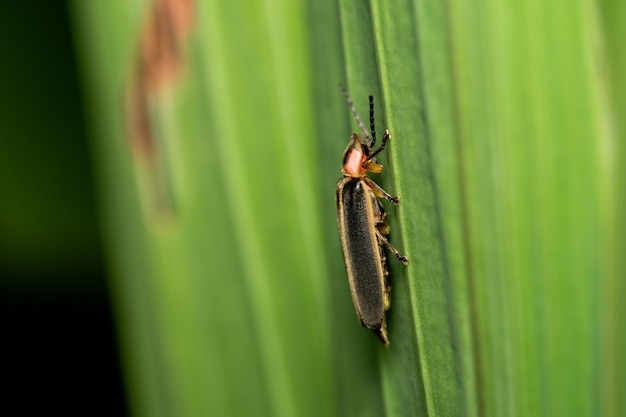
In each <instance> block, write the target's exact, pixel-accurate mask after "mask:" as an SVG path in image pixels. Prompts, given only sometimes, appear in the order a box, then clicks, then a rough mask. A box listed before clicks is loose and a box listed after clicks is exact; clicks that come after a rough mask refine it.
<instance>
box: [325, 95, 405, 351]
mask: <svg viewBox="0 0 626 417" xmlns="http://www.w3.org/2000/svg"><path fill="white" fill-rule="evenodd" d="M340 87H341V91H342V93H343V95H344V96H345V97H346V100H347V102H348V105H349V106H350V110H351V111H352V114H353V115H354V118H355V119H356V121H357V123H358V125H359V127H360V128H361V130H362V132H363V134H364V141H361V138H360V137H359V135H358V134H356V133H353V134H352V135H351V136H350V142H349V143H348V146H347V147H346V150H345V152H344V154H343V160H342V167H341V173H342V175H343V177H342V178H341V179H340V180H339V182H338V183H337V191H336V197H337V224H338V226H339V236H340V239H341V247H342V249H343V256H344V260H345V263H346V270H347V272H348V281H349V283H350V291H351V293H352V301H353V302H354V306H355V308H356V311H357V315H358V316H359V320H360V321H361V325H362V326H363V327H366V328H368V329H371V330H373V331H374V333H376V335H378V338H379V339H380V340H381V341H382V342H383V343H384V344H385V345H386V346H388V345H389V339H388V337H387V327H386V322H385V311H386V310H387V309H388V308H389V291H390V289H391V287H390V285H389V279H388V275H389V272H388V270H387V265H386V261H387V259H386V256H385V250H384V247H386V248H387V249H389V251H390V252H391V253H393V255H394V256H395V257H396V259H397V260H398V261H400V262H401V263H402V264H404V265H407V264H408V262H409V261H408V259H407V258H406V257H405V256H402V255H400V253H399V252H398V250H397V249H396V248H394V247H393V246H392V245H391V243H389V240H387V237H386V236H387V235H389V225H388V224H387V222H386V220H385V218H386V216H387V214H386V212H385V210H384V208H383V206H382V204H381V203H380V201H379V200H378V199H379V198H385V199H387V200H389V201H390V202H392V203H393V204H395V205H398V204H400V198H399V197H392V196H391V195H390V194H389V193H387V192H386V191H385V190H383V189H382V188H381V187H380V186H379V185H378V184H376V183H375V182H374V181H373V180H372V179H371V178H370V177H368V175H367V173H368V172H372V173H380V172H382V170H383V166H382V165H380V164H378V163H377V162H376V155H378V154H379V153H380V152H381V151H382V150H383V149H385V146H386V145H387V142H388V141H389V140H390V139H391V133H390V132H389V130H385V132H384V134H383V138H382V141H381V144H380V147H379V148H378V149H376V150H375V151H373V152H371V151H370V150H371V149H373V147H374V145H375V143H376V128H375V125H374V97H373V96H369V104H370V132H371V136H370V133H369V132H368V131H367V130H366V129H365V126H364V124H363V121H362V120H361V118H360V117H359V114H358V112H357V110H356V107H355V105H354V103H353V102H352V99H351V98H350V96H349V95H348V92H347V91H346V90H345V88H344V87H343V86H340Z"/></svg>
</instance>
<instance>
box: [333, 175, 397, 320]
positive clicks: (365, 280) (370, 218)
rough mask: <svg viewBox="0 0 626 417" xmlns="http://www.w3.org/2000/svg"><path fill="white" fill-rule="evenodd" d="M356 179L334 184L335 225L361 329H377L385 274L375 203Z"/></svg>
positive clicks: (382, 313) (365, 188)
mask: <svg viewBox="0 0 626 417" xmlns="http://www.w3.org/2000/svg"><path fill="white" fill-rule="evenodd" d="M372 200H374V199H373V198H372V196H371V193H370V191H369V188H368V186H367V185H366V184H365V182H363V181H362V180H360V179H358V178H350V177H346V178H343V179H342V180H340V181H339V183H338V184H337V222H338V223H339V234H340V236H341V245H342V248H343V255H344V259H345V261H346V269H347V271H348V279H349V281H350V289H351V291H352V299H353V301H354V305H355V307H356V309H357V312H358V314H359V317H360V319H361V322H362V324H363V325H364V326H366V327H368V328H370V329H374V330H380V329H381V327H382V326H383V321H384V314H385V275H384V265H383V260H382V259H381V251H380V248H379V243H378V239H377V238H376V221H377V220H376V214H375V213H376V212H375V208H374V206H373V204H374V203H376V201H372Z"/></svg>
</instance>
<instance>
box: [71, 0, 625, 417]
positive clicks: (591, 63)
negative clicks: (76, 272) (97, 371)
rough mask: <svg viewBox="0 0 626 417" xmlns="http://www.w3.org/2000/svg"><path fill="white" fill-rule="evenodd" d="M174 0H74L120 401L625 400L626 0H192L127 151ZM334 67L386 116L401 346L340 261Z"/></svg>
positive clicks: (266, 405) (273, 405)
mask: <svg viewBox="0 0 626 417" xmlns="http://www.w3.org/2000/svg"><path fill="white" fill-rule="evenodd" d="M162 1H163V0H154V1H147V0H145V1H144V0H136V1H133V2H127V1H121V0H118V1H110V2H80V1H76V2H74V11H75V22H76V39H77V45H78V48H79V52H80V53H81V58H82V72H83V75H84V81H85V86H86V94H87V96H88V98H89V103H90V109H91V114H92V132H93V136H94V141H93V150H94V152H93V153H94V158H95V160H96V161H97V162H98V167H99V184H98V188H99V192H100V195H101V199H100V202H101V206H102V213H103V227H104V230H105V235H106V239H107V242H106V243H107V245H106V246H107V248H108V259H109V264H110V271H111V288H112V295H113V300H114V303H115V308H116V312H117V317H118V319H117V322H118V328H119V334H120V340H121V348H122V353H123V358H124V367H125V373H126V375H127V388H128V390H127V391H128V393H129V398H130V404H131V408H132V412H133V414H134V415H146V416H161V415H163V416H165V415H175V416H187V415H189V416H196V415H220V416H221V415H224V416H249V415H255V416H263V415H267V416H307V415H311V416H318V415H324V416H372V417H375V416H380V415H387V416H430V417H433V416H459V415H464V416H497V417H499V416H509V415H515V416H533V417H534V416H555V415H564V416H565V415H566V416H586V415H606V416H619V415H622V414H624V411H625V410H626V404H625V403H624V400H623V398H622V397H623V396H621V395H620V389H621V388H620V387H622V386H623V380H624V377H623V375H626V362H625V361H624V359H623V358H622V356H623V355H621V352H622V351H623V348H624V346H626V339H625V338H624V336H623V335H624V334H626V332H624V330H625V329H624V325H623V324H622V321H621V320H620V317H622V316H624V311H623V310H624V307H623V304H624V303H622V302H621V300H622V298H623V296H624V294H626V287H625V286H624V284H623V279H622V278H623V276H624V271H626V264H625V263H624V260H623V256H621V253H622V251H623V249H624V247H626V242H625V241H624V233H622V232H623V230H624V226H625V225H626V222H625V220H624V219H625V217H624V215H623V213H626V210H624V209H625V208H626V199H625V198H624V193H623V190H622V188H621V186H620V184H622V183H623V182H624V180H626V173H625V172H624V168H623V166H622V165H623V164H620V163H619V161H621V160H622V159H623V158H622V157H623V156H625V155H626V153H625V152H624V150H625V149H626V148H625V147H624V143H625V141H624V140H619V139H624V138H625V134H624V132H625V131H626V130H625V127H624V122H623V118H622V117H619V115H621V114H624V110H626V107H625V103H626V101H625V100H626V91H625V90H624V87H625V86H626V76H625V75H624V74H626V71H624V69H625V66H624V62H625V61H624V56H625V54H624V53H623V48H622V43H621V41H620V40H621V39H622V38H623V36H622V35H623V33H624V29H623V25H622V24H621V22H622V20H623V19H622V20H620V19H621V17H623V16H624V15H625V13H626V7H625V6H624V5H623V4H624V3H623V2H617V1H612V0H605V1H603V2H601V3H600V4H599V5H598V4H596V3H593V2H590V1H582V2H578V3H571V2H566V1H565V0H554V1H551V2H543V1H540V0H530V1H527V2H520V3H519V4H518V3H515V4H513V3H509V2H496V1H489V0H479V1H473V2H469V1H460V2H458V1H457V2H440V1H434V0H426V1H421V2H418V1H416V0H389V1H382V0H371V1H354V0H340V1H339V2H338V3H335V2H333V1H331V0H320V1H315V2H304V1H292V0H273V1H265V2H260V1H252V2H247V3H246V4H245V5H242V4H237V3H234V2H203V1H196V2H193V4H194V12H193V26H192V29H191V31H190V32H189V34H188V36H187V37H186V38H185V40H184V42H183V43H182V46H181V49H180V59H181V62H182V64H181V66H180V68H182V69H181V70H180V73H179V74H180V75H179V76H178V77H176V78H175V81H174V82H171V83H170V84H168V85H167V86H166V87H161V88H155V89H154V91H152V90H151V92H150V95H149V97H148V99H147V102H148V103H149V104H148V105H147V106H146V108H147V112H148V115H149V120H150V126H151V127H152V129H153V133H154V140H155V148H156V149H158V152H157V153H156V154H155V155H156V156H152V157H146V155H144V156H141V155H139V156H138V155H137V154H136V153H135V154H134V153H133V152H129V146H128V143H127V141H128V132H127V121H128V113H126V112H127V109H125V107H124V106H123V105H122V103H124V100H125V98H126V97H127V94H128V92H129V88H130V87H129V86H132V82H133V80H135V79H134V78H133V76H134V75H133V74H135V73H136V72H134V70H136V69H137V65H139V64H138V62H140V61H139V55H138V53H139V50H141V41H140V39H141V33H142V30H144V31H145V30H146V27H147V26H146V21H147V20H146V19H149V18H150V16H151V15H150V13H149V10H150V9H151V7H154V5H155V4H158V2H162ZM179 3H180V4H183V3H182V2H179ZM172 4H174V3H172ZM161 34H162V35H163V36H167V34H166V32H162V33H161ZM620 48H622V49H620ZM340 83H342V84H344V85H346V86H347V88H348V90H349V92H350V94H351V96H352V98H353V100H354V102H355V104H356V106H357V109H358V110H359V111H360V113H361V115H362V116H366V115H367V111H368V99H367V97H368V95H373V96H374V97H375V102H376V124H377V127H378V132H379V135H381V134H382V131H383V129H385V128H388V129H389V130H390V131H391V133H392V135H393V138H392V140H391V142H390V144H389V145H388V149H387V150H386V151H385V152H384V153H383V154H382V155H381V157H380V158H379V160H380V161H381V162H382V163H383V164H384V165H385V167H386V169H385V171H384V172H383V173H382V174H381V175H373V176H372V177H373V179H374V180H375V181H377V182H378V183H380V184H381V185H382V186H383V188H385V189H386V190H388V191H389V192H390V193H392V194H394V195H399V196H400V197H401V201H402V204H401V205H400V206H399V207H391V206H387V211H388V220H389V222H390V226H391V235H390V240H391V242H392V244H394V245H395V246H396V247H397V248H398V249H399V250H400V252H401V253H403V254H405V255H407V257H408V258H409V259H410V264H409V265H408V267H406V268H405V267H404V266H402V265H400V264H398V263H395V261H394V260H393V259H391V260H390V269H391V273H392V275H391V280H392V287H393V288H392V293H391V294H392V295H391V308H390V310H389V312H388V327H389V337H390V341H391V346H390V347H389V349H386V348H385V347H383V346H382V345H381V344H380V343H379V342H378V341H377V340H376V337H375V336H374V335H373V334H372V333H371V332H369V331H366V330H364V329H362V328H361V327H360V326H359V324H358V320H357V318H356V315H355V312H354V307H353V305H352V302H351V298H350V293H349V287H348V283H347V280H346V272H345V269H344V265H343V260H342V259H341V249H340V247H339V239H338V236H337V230H336V219H335V201H334V199H335V197H334V192H335V183H336V181H337V180H338V179H339V177H340V158H341V154H342V151H343V149H344V147H345V146H346V144H347V142H348V139H349V137H350V134H351V133H352V132H353V131H354V132H358V126H357V125H356V123H355V122H354V120H352V116H351V114H350V111H349V109H348V107H347V105H346V103H345V100H344V99H343V97H342V96H341V93H340V91H339V87H338V86H339V84H340ZM146 161H148V162H146ZM384 204H386V203H384Z"/></svg>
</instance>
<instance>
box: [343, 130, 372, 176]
mask: <svg viewBox="0 0 626 417" xmlns="http://www.w3.org/2000/svg"><path fill="white" fill-rule="evenodd" d="M368 154H369V152H368V149H367V146H366V145H364V144H362V143H361V141H360V140H359V137H358V136H357V135H356V134H355V133H353V134H352V137H351V138H350V143H349V144H348V147H347V148H346V151H345V152H344V154H343V165H342V167H341V173H342V174H343V175H344V176H346V177H353V178H361V177H363V176H365V175H366V170H365V168H364V167H363V163H364V162H365V161H366V160H367V157H368Z"/></svg>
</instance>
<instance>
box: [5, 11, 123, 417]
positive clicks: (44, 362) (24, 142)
mask: <svg viewBox="0 0 626 417" xmlns="http://www.w3.org/2000/svg"><path fill="white" fill-rule="evenodd" d="M0 28H1V29H0V31H1V33H2V36H0V55H1V56H2V69H1V70H0V73H1V74H2V76H1V77H0V91H2V94H0V109H1V110H0V126H2V127H1V133H0V136H1V137H2V140H0V195H1V196H2V197H1V198H0V201H1V202H0V277H1V278H0V306H1V307H0V308H1V310H2V312H1V315H2V323H3V325H2V329H3V332H2V354H3V358H4V365H3V367H2V368H3V371H2V374H3V381H4V382H5V383H4V385H5V388H4V392H3V401H2V403H3V405H2V411H1V412H2V413H3V414H5V415H39V414H42V413H48V412H51V410H56V411H58V412H62V414H64V415H73V416H74V415H75V416H78V415H85V414H94V415H126V401H125V393H124V390H123V385H122V376H121V368H120V364H119V357H118V347H117V342H116V336H115V330H114V326H113V319H112V311H111V301H110V298H109V291H108V288H107V284H106V279H105V278H106V272H105V265H104V264H105V263H104V259H103V250H102V249H103V248H102V240H101V233H100V227H99V220H98V213H97V204H96V194H97V193H96V189H95V186H94V172H93V159H92V157H91V153H90V147H89V140H88V135H87V130H86V121H85V107H84V100H83V95H82V93H81V87H80V85H79V84H80V81H79V77H78V68H77V60H76V51H75V47H74V39H73V30H72V24H71V21H70V10H69V5H68V4H67V3H65V2H42V3H40V4H38V5H37V6H36V7H34V6H33V5H32V4H27V3H3V4H2V6H0ZM94 409H95V410H97V412H91V411H89V410H94ZM13 413H15V414H13ZM100 413H101V414H100Z"/></svg>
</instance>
